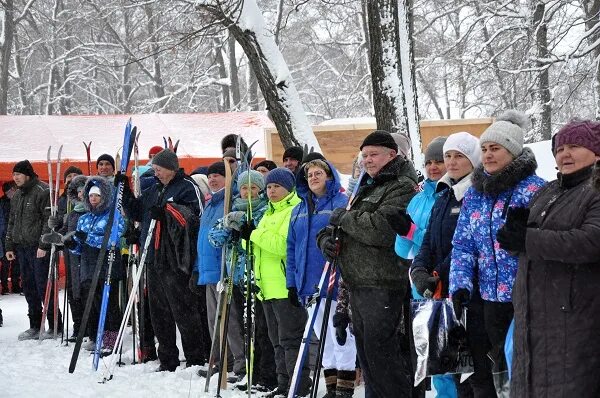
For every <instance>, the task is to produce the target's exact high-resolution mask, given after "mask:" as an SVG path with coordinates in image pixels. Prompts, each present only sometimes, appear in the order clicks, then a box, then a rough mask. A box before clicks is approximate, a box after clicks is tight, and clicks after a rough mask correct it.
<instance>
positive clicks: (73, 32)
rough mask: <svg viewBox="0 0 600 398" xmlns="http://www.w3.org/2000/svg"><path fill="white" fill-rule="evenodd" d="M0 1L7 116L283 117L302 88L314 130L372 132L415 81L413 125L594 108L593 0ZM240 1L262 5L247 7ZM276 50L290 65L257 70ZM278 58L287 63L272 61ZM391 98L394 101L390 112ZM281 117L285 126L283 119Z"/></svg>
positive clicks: (597, 82) (598, 25) (545, 120)
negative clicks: (283, 102)
mask: <svg viewBox="0 0 600 398" xmlns="http://www.w3.org/2000/svg"><path fill="white" fill-rule="evenodd" d="M0 7H1V8H0V28H1V31H0V114H14V115H28V114H49V115H50V114H60V115H77V114H119V113H123V114H128V113H150V112H162V113H178V112H227V111H236V110H265V109H269V110H272V113H275V114H276V113H277V110H276V109H274V106H275V105H276V103H277V98H281V96H279V97H277V92H276V91H277V90H281V89H282V88H284V89H289V90H291V91H292V93H291V95H292V96H293V95H296V96H299V98H300V101H301V104H302V106H303V107H304V110H305V111H306V114H307V116H308V120H309V121H310V122H311V123H319V122H322V121H324V120H329V119H334V118H346V117H362V116H373V115H375V116H376V117H377V120H378V126H380V121H381V118H382V117H383V116H381V115H379V116H378V115H377V114H378V112H380V111H381V109H382V108H385V107H386V106H387V107H390V106H391V107H392V108H393V107H397V108H399V109H400V110H398V109H395V110H394V109H392V110H391V112H392V113H394V112H396V116H395V117H396V119H404V120H396V121H395V122H394V121H392V125H391V126H390V129H394V128H402V126H406V125H407V124H410V120H407V119H410V116H407V111H406V109H407V106H406V105H407V104H406V102H409V101H408V98H409V97H406V98H405V97H404V95H403V93H406V92H407V90H408V92H410V91H411V90H412V87H415V86H416V91H417V94H418V97H417V98H418V117H419V118H421V119H449V118H464V117H484V116H493V115H496V114H497V113H499V112H501V111H502V110H504V109H508V108H518V109H521V110H524V111H526V112H527V114H528V115H529V116H530V118H531V122H532V129H531V132H530V134H529V136H528V137H527V139H528V141H530V142H531V141H538V140H541V139H548V138H549V137H550V134H551V133H552V132H553V131H554V130H555V128H556V126H557V125H560V124H562V123H565V122H566V121H568V120H569V119H571V118H572V117H575V116H578V117H586V118H598V117H600V67H599V65H600V63H599V61H600V18H599V12H600V0H578V1H575V0H544V1H534V0H516V1H513V0H511V1H506V0H501V1H491V0H477V1H467V0H434V1H432V0H430V1H427V0H404V1H397V0H243V1H242V0H195V1H194V0H0ZM249 7H254V8H255V9H256V10H257V13H256V14H251V15H250V17H249V16H248V15H245V16H244V15H243V14H244V12H248V8H249ZM254 8H253V9H254ZM244 10H246V11H244ZM258 10H260V12H258ZM261 12H262V16H263V17H264V28H265V30H266V31H268V36H269V38H270V39H271V38H272V40H273V41H274V43H275V44H276V45H275V46H268V48H267V49H265V48H261V46H260V45H258V46H257V45H256V44H257V41H256V40H254V41H253V40H252V38H253V37H254V39H256V37H255V36H256V35H255V34H254V33H253V32H250V33H252V34H250V35H248V33H249V29H248V23H249V20H250V19H252V18H255V19H257V15H260V13H261ZM258 19H260V18H258ZM254 22H256V21H254ZM257 24H258V25H261V24H263V22H262V21H259V22H257V23H253V24H252V25H253V26H256V25H257ZM258 35H259V36H260V35H261V33H260V32H259V34H258ZM270 39H269V40H270ZM398 39H400V40H398ZM402 39H408V40H402ZM258 42H260V40H258ZM403 42H404V44H402V43H403ZM407 43H408V44H407ZM403 45H404V46H406V45H408V46H409V48H408V49H406V48H405V49H404V50H407V51H404V50H403V49H402V46H403ZM273 48H274V49H277V48H279V50H280V51H281V54H282V55H283V59H284V60H285V63H280V64H275V65H274V64H272V63H271V64H270V70H269V67H266V69H267V72H270V73H265V62H264V58H265V57H266V58H267V59H268V58H269V57H271V56H272V55H273V54H271V53H272V52H273ZM402 52H403V53H404V54H408V60H407V59H406V56H404V57H402V56H401V53H402ZM390 59H391V61H390ZM285 64H287V69H289V72H287V70H277V68H279V69H281V68H282V65H283V66H285ZM267 66H269V65H267ZM273 66H275V69H273ZM283 69H286V68H283ZM407 74H408V77H409V78H408V79H407ZM282 75H291V77H290V76H287V77H285V76H284V77H282ZM410 77H413V78H414V81H412V80H411V79H410ZM292 78H293V83H292ZM411 81H412V83H411ZM378 82H379V83H378ZM407 82H408V83H407ZM378 84H379V86H378ZM390 85H391V86H393V85H396V87H390ZM386 96H388V97H390V96H392V97H394V96H397V97H398V98H399V101H400V102H401V105H400V106H399V105H398V104H397V103H396V104H393V103H392V104H390V103H389V101H388V103H387V105H386V101H385V98H383V102H382V97H386ZM398 98H396V99H395V100H396V101H397V100H398ZM392 102H394V101H392ZM409 105H410V104H409ZM409 108H410V106H409ZM387 112H388V113H387V115H388V116H389V114H390V113H389V112H390V110H389V109H388V111H387ZM384 114H385V113H384ZM410 114H411V112H410V111H409V112H408V115H410ZM398 115H399V116H398ZM393 118H394V117H392V119H393ZM274 121H275V124H276V125H277V127H278V129H279V128H280V124H281V123H283V122H281V121H280V123H277V120H274ZM284 124H285V123H284ZM280 133H281V131H280ZM288 143H289V141H288Z"/></svg>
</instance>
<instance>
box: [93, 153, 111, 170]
mask: <svg viewBox="0 0 600 398" xmlns="http://www.w3.org/2000/svg"><path fill="white" fill-rule="evenodd" d="M103 160H107V161H108V162H109V163H110V164H111V165H112V167H113V169H115V158H113V157H112V156H110V155H109V154H108V153H103V154H102V155H100V156H98V159H96V168H98V163H100V162H101V161H103Z"/></svg>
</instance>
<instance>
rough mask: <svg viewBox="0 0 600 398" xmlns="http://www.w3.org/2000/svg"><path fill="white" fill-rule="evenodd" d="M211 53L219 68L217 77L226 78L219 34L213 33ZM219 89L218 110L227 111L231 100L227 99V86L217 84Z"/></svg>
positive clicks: (229, 108) (225, 67)
mask: <svg viewBox="0 0 600 398" xmlns="http://www.w3.org/2000/svg"><path fill="white" fill-rule="evenodd" d="M213 43H214V45H213V55H214V57H215V63H216V64H217V66H218V68H219V77H220V78H221V79H222V80H227V77H228V76H227V66H226V65H225V58H224V57H223V48H222V47H223V42H222V41H221V38H220V37H219V35H215V38H214V41H213ZM219 89H220V90H221V98H220V101H219V104H218V108H219V111H220V112H229V111H230V110H231V102H230V101H229V87H228V86H227V85H225V84H221V85H220V86H219Z"/></svg>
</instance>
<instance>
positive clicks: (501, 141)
mask: <svg viewBox="0 0 600 398" xmlns="http://www.w3.org/2000/svg"><path fill="white" fill-rule="evenodd" d="M526 129H527V116H526V115H525V114H524V113H523V112H520V111H517V110H514V109H510V110H508V111H504V112H502V113H501V114H500V116H498V117H497V118H496V121H495V122H494V123H492V125H491V126H490V127H488V128H487V129H485V131H484V132H483V134H482V135H481V137H480V138H479V143H480V144H481V145H483V144H485V143H486V142H494V143H496V144H498V145H502V146H503V147H504V148H506V149H507V150H508V152H510V153H512V155H513V156H514V157H517V156H519V155H520V154H521V152H523V136H524V135H525V131H526Z"/></svg>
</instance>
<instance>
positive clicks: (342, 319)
mask: <svg viewBox="0 0 600 398" xmlns="http://www.w3.org/2000/svg"><path fill="white" fill-rule="evenodd" d="M349 324H350V317H349V316H348V315H347V314H344V313H343V312H336V313H335V314H334V315H333V327H334V328H335V339H336V340H337V342H338V344H339V345H344V344H346V338H347V337H348V332H347V331H346V328H347V327H348V325H349Z"/></svg>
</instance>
